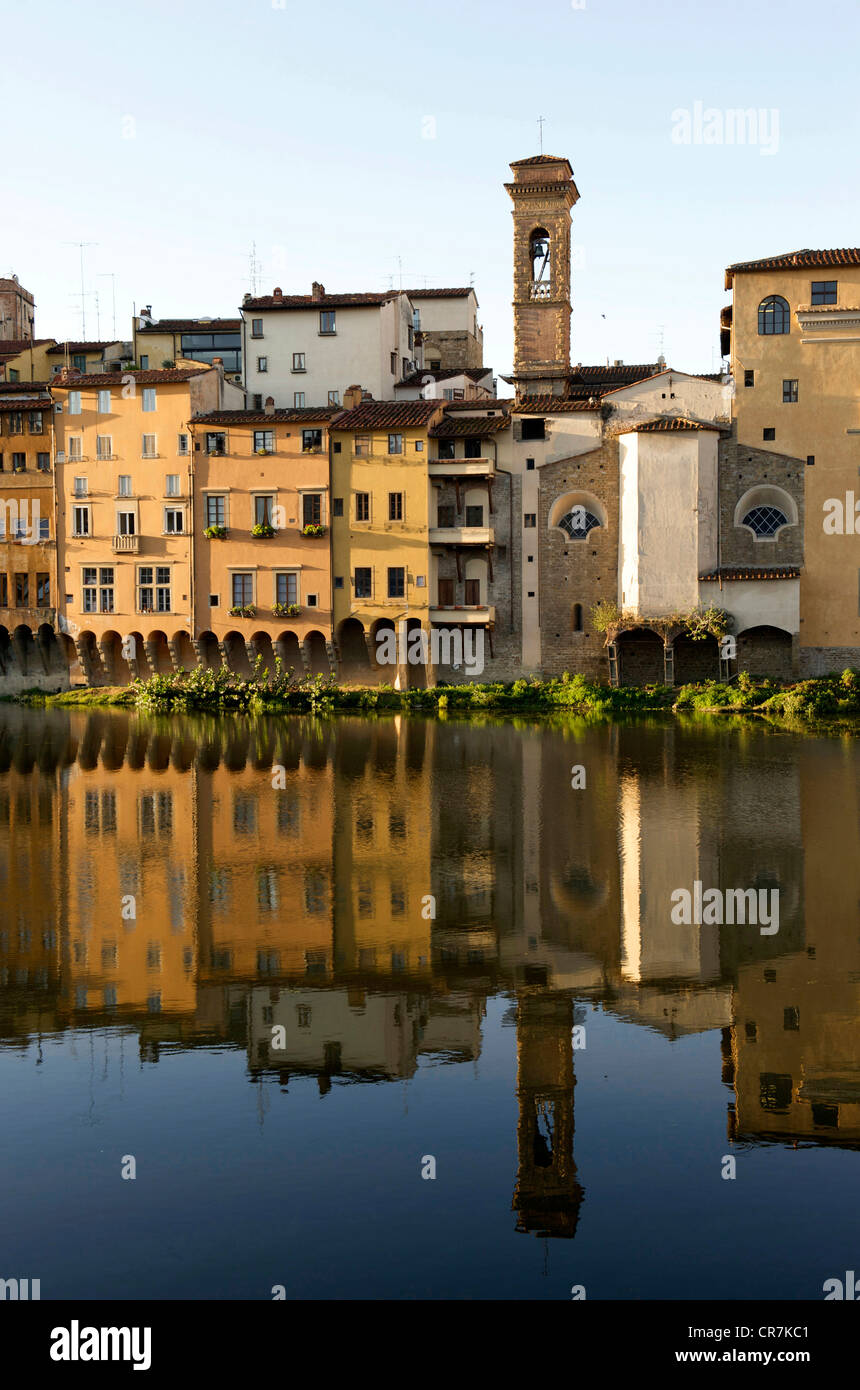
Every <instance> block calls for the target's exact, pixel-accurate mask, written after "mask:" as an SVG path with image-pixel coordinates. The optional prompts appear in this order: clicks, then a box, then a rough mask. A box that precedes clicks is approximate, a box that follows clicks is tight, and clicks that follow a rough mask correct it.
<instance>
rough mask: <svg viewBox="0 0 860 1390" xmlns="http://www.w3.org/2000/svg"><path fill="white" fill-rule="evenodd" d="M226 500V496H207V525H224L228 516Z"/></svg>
mask: <svg viewBox="0 0 860 1390" xmlns="http://www.w3.org/2000/svg"><path fill="white" fill-rule="evenodd" d="M225 502H226V498H224V497H213V496H211V495H209V496H207V498H206V525H207V526H223V525H224V524H225V522H224V518H225V516H226V507H225Z"/></svg>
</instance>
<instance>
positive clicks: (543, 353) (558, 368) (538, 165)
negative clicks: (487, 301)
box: [505, 154, 579, 395]
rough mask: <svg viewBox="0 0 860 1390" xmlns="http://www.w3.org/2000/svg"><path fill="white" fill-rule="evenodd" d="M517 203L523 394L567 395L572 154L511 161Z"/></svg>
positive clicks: (574, 195)
mask: <svg viewBox="0 0 860 1390" xmlns="http://www.w3.org/2000/svg"><path fill="white" fill-rule="evenodd" d="M511 169H512V171H513V175H514V181H513V183H506V184H505V188H506V189H507V190H508V193H509V194H510V195H511V200H512V202H513V205H514V209H513V218H514V371H513V381H514V383H515V385H516V389H517V392H518V394H520V393H522V392H551V393H552V394H554V395H563V394H564V392H565V389H566V386H567V379H568V377H569V375H570V221H571V218H570V210H571V208H572V207H573V205H574V203H575V202H576V201H577V199H578V198H579V190H578V188H577V186H576V184H575V183H574V181H573V170H572V169H571V167H570V164H569V163H568V161H567V160H566V159H561V158H558V157H557V156H556V155H551V154H539V155H534V156H533V157H532V158H531V159H517V160H515V161H514V163H513V164H512V165H511Z"/></svg>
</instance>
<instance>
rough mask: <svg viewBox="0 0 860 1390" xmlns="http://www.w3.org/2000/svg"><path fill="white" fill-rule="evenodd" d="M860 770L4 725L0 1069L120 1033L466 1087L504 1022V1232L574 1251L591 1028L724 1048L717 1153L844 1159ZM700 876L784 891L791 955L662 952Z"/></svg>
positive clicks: (721, 746) (169, 730) (708, 947)
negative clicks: (509, 1173) (580, 1072)
mask: <svg viewBox="0 0 860 1390" xmlns="http://www.w3.org/2000/svg"><path fill="white" fill-rule="evenodd" d="M577 765H581V766H584V767H585V769H586V776H587V782H586V787H585V788H584V789H580V790H574V789H573V788H572V786H571V769H572V767H574V766H577ZM273 769H274V771H273ZM857 771H858V753H857V750H856V746H854V745H852V744H850V743H846V742H842V741H839V740H835V739H834V740H805V741H804V740H794V739H787V738H784V737H778V738H775V737H770V736H768V735H767V734H766V733H764V732H762V731H759V730H755V729H753V730H742V731H740V732H738V731H737V730H735V729H729V728H726V727H722V726H721V727H718V728H717V729H715V730H710V729H709V730H707V731H703V730H702V729H701V728H698V729H697V728H694V727H692V726H686V725H684V724H680V723H672V724H664V723H658V724H654V725H648V724H639V725H636V726H630V727H626V726H612V727H610V726H597V727H593V728H590V729H587V728H585V727H584V726H581V725H578V724H577V723H575V722H567V723H564V724H561V725H559V726H556V725H553V724H548V725H546V726H543V727H536V726H526V727H524V728H520V727H515V725H514V724H512V723H507V724H505V723H499V724H493V723H488V724H486V725H484V724H475V723H469V724H467V723H462V724H459V723H456V722H451V723H447V722H426V721H423V720H420V719H411V718H405V717H402V718H401V717H396V718H390V719H380V720H374V721H370V720H361V719H348V718H347V719H338V720H331V721H320V720H315V719H311V718H291V719H284V720H277V719H272V718H255V719H250V718H238V717H237V718H232V719H223V720H216V719H209V718H193V719H192V718H171V719H155V718H149V717H138V716H136V715H129V714H125V713H118V712H117V713H114V712H110V713H107V712H105V713H102V712H92V713H87V714H79V713H71V712H65V711H59V710H56V711H49V712H47V713H42V712H39V713H34V712H29V711H25V710H21V709H18V708H16V707H14V706H10V707H7V708H5V709H3V710H2V711H0V887H2V900H3V913H2V929H0V1037H2V1044H3V1045H4V1046H5V1047H7V1048H8V1047H12V1048H14V1047H22V1046H23V1044H24V1043H25V1042H26V1041H27V1040H29V1039H32V1038H34V1037H40V1036H44V1035H46V1034H51V1033H56V1032H58V1031H59V1032H62V1031H64V1030H67V1029H81V1028H93V1027H103V1026H110V1027H121V1028H126V1029H128V1030H133V1031H134V1032H135V1033H136V1034H137V1035H138V1037H139V1040H140V1049H141V1055H142V1056H143V1057H144V1058H145V1059H148V1060H156V1059H157V1058H158V1056H159V1055H160V1052H161V1051H162V1050H163V1049H165V1048H191V1047H195V1046H212V1045H213V1044H219V1045H222V1046H227V1047H236V1048H243V1049H246V1053H247V1066H248V1074H249V1076H250V1077H251V1078H252V1079H254V1080H256V1081H257V1082H258V1083H259V1084H261V1085H263V1084H267V1083H271V1082H274V1083H276V1084H278V1085H280V1087H281V1089H282V1090H283V1091H286V1093H287V1095H288V1094H289V1084H290V1080H291V1078H294V1077H300V1076H301V1077H308V1076H310V1077H313V1078H315V1079H316V1082H317V1084H318V1086H319V1090H320V1093H321V1094H322V1095H326V1094H327V1093H328V1092H329V1091H331V1090H332V1089H333V1088H334V1087H335V1086H336V1085H337V1084H341V1085H342V1084H345V1083H349V1082H358V1081H366V1082H385V1081H391V1080H403V1079H408V1078H409V1077H411V1076H413V1075H414V1073H415V1072H416V1070H417V1069H418V1067H419V1066H421V1065H433V1066H438V1065H457V1064H462V1063H467V1062H468V1063H473V1064H474V1063H476V1062H477V1060H478V1058H479V1057H480V1052H481V1032H482V1022H483V1019H484V1016H485V1013H486V1007H487V1000H488V999H489V998H491V997H493V996H497V995H507V996H508V997H509V998H510V999H511V1000H512V1001H513V1009H512V1017H513V1019H514V1020H515V1023H516V1029H517V1073H516V1098H517V1104H518V1113H519V1121H518V1129H517V1147H518V1171H517V1174H516V1178H515V1180H514V1184H513V1209H514V1211H515V1212H516V1216H515V1221H516V1228H517V1230H519V1231H522V1232H527V1233H534V1234H537V1235H543V1236H562V1237H572V1236H573V1235H574V1233H575V1231H576V1228H577V1222H578V1220H579V1217H580V1207H581V1205H582V1203H583V1198H584V1189H583V1185H582V1183H581V1181H580V1178H579V1176H578V1174H577V1168H576V1164H575V1161H574V1091H575V1076H574V1048H573V1046H572V1030H573V1026H574V1018H575V1014H574V1009H575V1003H576V1001H578V1000H579V1001H583V1002H590V1003H591V1004H592V1005H593V1006H594V1007H596V1008H599V1009H603V1010H605V1011H607V1012H610V1013H612V1014H615V1015H616V1016H617V1017H618V1018H619V1019H621V1020H623V1021H624V1022H625V1023H626V1024H628V1025H630V1026H641V1027H645V1028H648V1029H651V1030H655V1031H656V1032H658V1033H660V1034H662V1035H663V1036H664V1037H665V1038H666V1039H667V1040H669V1041H671V1042H675V1041H677V1040H679V1039H682V1038H683V1037H684V1036H685V1035H688V1034H690V1033H702V1032H706V1031H710V1030H719V1032H720V1038H721V1052H722V1061H723V1080H724V1081H725V1083H726V1085H727V1086H728V1087H730V1089H731V1100H730V1102H729V1107H728V1108H729V1121H728V1122H729V1138H730V1140H737V1141H740V1142H744V1143H756V1142H762V1141H777V1140H778V1141H782V1142H786V1141H788V1142H791V1143H797V1142H800V1141H803V1142H805V1143H810V1142H811V1143H822V1144H841V1145H845V1146H851V1147H853V1146H857V1145H860V1034H858V1023H857V1019H858V1003H860V999H858V989H860V942H858V938H857V931H856V921H857V905H858V901H860V856H858V854H857V835H858V823H860V816H858V809H860V808H858V776H857ZM696 880H699V881H701V882H703V883H704V884H705V885H706V886H714V887H719V888H723V889H726V888H731V887H756V888H759V887H766V888H778V889H779V893H780V930H779V933H778V935H777V936H762V935H760V934H759V932H758V931H757V930H756V929H755V928H753V927H734V928H730V927H729V928H723V929H720V928H717V927H709V926H702V927H690V926H677V925H674V924H673V923H672V921H671V917H670V903H671V894H672V892H673V891H674V890H675V889H677V888H678V887H684V886H686V887H691V886H692V884H693V883H694V881H696ZM281 1043H282V1044H283V1045H280V1044H281ZM285 1103H288V1101H285Z"/></svg>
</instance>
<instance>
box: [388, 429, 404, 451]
mask: <svg viewBox="0 0 860 1390" xmlns="http://www.w3.org/2000/svg"><path fill="white" fill-rule="evenodd" d="M388 452H389V454H402V453H403V435H402V434H390V435H389V436H388Z"/></svg>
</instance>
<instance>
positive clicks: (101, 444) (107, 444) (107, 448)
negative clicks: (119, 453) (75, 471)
mask: <svg viewBox="0 0 860 1390" xmlns="http://www.w3.org/2000/svg"><path fill="white" fill-rule="evenodd" d="M96 458H99V459H110V458H113V439H112V438H111V436H110V435H109V434H98V435H96Z"/></svg>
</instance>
